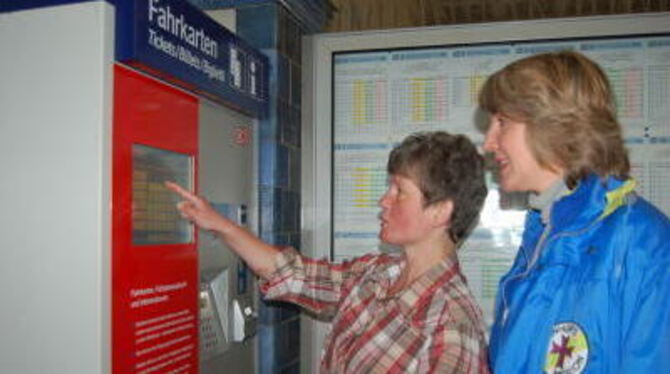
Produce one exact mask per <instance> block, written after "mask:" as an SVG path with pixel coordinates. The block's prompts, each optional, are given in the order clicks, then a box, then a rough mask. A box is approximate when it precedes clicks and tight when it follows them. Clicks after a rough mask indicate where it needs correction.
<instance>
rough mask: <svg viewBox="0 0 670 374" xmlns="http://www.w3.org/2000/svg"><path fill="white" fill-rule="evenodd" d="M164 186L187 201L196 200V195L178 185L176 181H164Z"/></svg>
mask: <svg viewBox="0 0 670 374" xmlns="http://www.w3.org/2000/svg"><path fill="white" fill-rule="evenodd" d="M165 187H167V189H168V190H171V191H172V192H175V193H177V194H178V195H179V196H181V197H182V198H184V199H185V200H188V201H190V202H193V203H195V202H197V201H198V197H197V196H195V195H194V194H193V193H191V192H190V191H188V190H186V189H185V188H184V187H182V186H180V185H178V184H177V183H173V182H165Z"/></svg>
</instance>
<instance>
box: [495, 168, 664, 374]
mask: <svg viewBox="0 0 670 374" xmlns="http://www.w3.org/2000/svg"><path fill="white" fill-rule="evenodd" d="M633 187H634V182H633V181H632V180H629V181H625V182H622V181H619V180H616V179H613V178H610V179H608V180H606V181H605V182H604V183H603V182H601V180H600V179H599V178H598V177H597V176H589V177H587V178H586V179H584V180H583V181H581V183H580V184H579V186H578V187H577V188H576V189H575V190H573V191H572V192H571V193H570V194H568V195H566V196H564V197H562V198H561V199H560V200H558V201H556V202H555V203H554V205H553V207H552V210H551V216H550V219H549V223H548V224H547V225H546V227H545V225H544V224H543V223H542V221H541V217H540V213H539V212H537V211H530V212H529V213H528V215H527V217H526V227H525V230H524V234H523V240H522V244H521V248H520V249H519V252H518V254H517V257H516V260H515V262H514V265H513V266H512V268H511V269H510V271H509V272H508V273H507V274H506V275H505V276H504V277H503V278H502V279H501V281H500V285H499V289H498V296H497V300H496V316H495V322H494V325H493V329H492V331H491V341H490V360H491V368H492V370H493V371H494V372H495V373H503V374H507V373H542V372H546V373H563V374H577V373H634V374H636V373H640V374H641V373H670V222H669V221H668V218H667V217H666V216H665V215H663V213H661V212H660V211H658V210H657V209H656V208H655V207H654V206H652V205H651V204H649V203H648V202H647V201H645V200H644V199H642V198H640V197H638V196H637V195H636V194H635V193H634V192H633ZM545 228H546V229H547V232H546V233H544V231H545ZM534 254H536V256H535V258H536V260H535V261H533V258H534Z"/></svg>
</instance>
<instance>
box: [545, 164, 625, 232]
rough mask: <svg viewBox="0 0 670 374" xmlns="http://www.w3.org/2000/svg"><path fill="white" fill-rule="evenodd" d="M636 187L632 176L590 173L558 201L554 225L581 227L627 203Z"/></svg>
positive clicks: (552, 212)
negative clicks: (624, 177)
mask: <svg viewBox="0 0 670 374" xmlns="http://www.w3.org/2000/svg"><path fill="white" fill-rule="evenodd" d="M634 188H635V181H634V180H632V179H628V180H625V181H622V180H620V179H616V178H613V177H608V178H604V179H603V178H600V177H599V176H597V175H595V174H590V175H588V176H587V177H586V178H584V179H582V180H581V181H580V182H579V184H578V185H577V187H576V188H575V189H574V190H572V191H571V192H570V193H568V194H567V195H564V196H563V197H562V198H559V199H558V200H557V201H556V202H555V203H554V206H553V208H552V211H551V225H552V227H553V228H554V229H555V230H560V231H576V230H581V229H583V228H585V227H586V226H588V225H590V224H592V223H593V222H594V221H596V220H598V219H600V218H604V217H605V216H607V215H609V214H611V213H612V212H613V211H614V210H616V209H617V208H618V207H620V206H621V205H623V204H625V202H626V198H627V196H628V195H629V194H630V193H631V192H632V191H633V189H634Z"/></svg>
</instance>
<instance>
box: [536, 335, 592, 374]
mask: <svg viewBox="0 0 670 374" xmlns="http://www.w3.org/2000/svg"><path fill="white" fill-rule="evenodd" d="M588 359H589V343H588V340H587V339H586V335H585V334H584V331H582V329H581V327H579V325H577V324H576V323H574V322H562V323H559V324H556V325H554V328H553V333H552V335H551V340H550V341H549V347H547V358H546V360H545V365H544V372H545V373H547V374H580V373H581V372H582V371H584V368H585V367H586V363H587V361H588Z"/></svg>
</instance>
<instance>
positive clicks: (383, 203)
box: [377, 191, 388, 208]
mask: <svg viewBox="0 0 670 374" xmlns="http://www.w3.org/2000/svg"><path fill="white" fill-rule="evenodd" d="M377 205H379V206H380V207H382V208H386V207H388V191H387V192H385V193H384V194H383V195H382V197H380V198H379V201H377Z"/></svg>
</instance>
